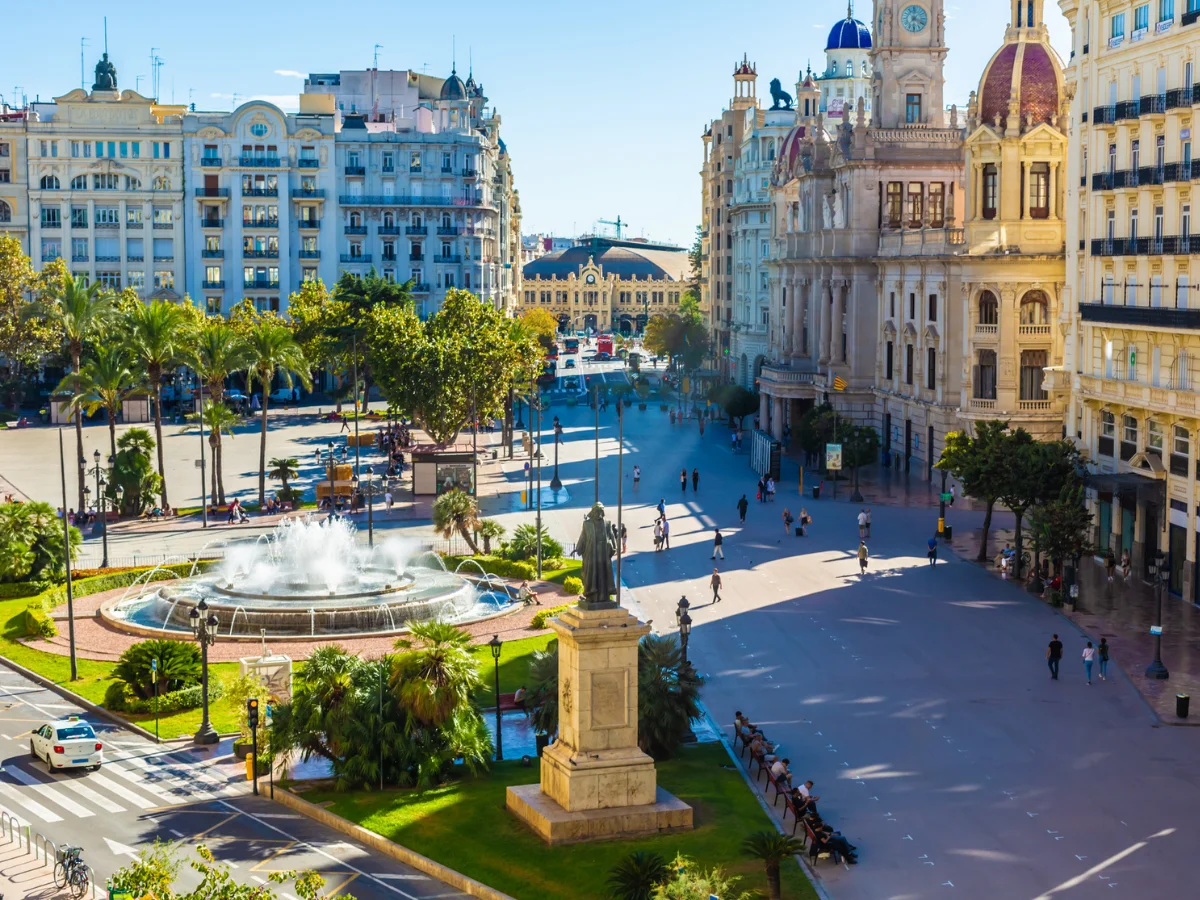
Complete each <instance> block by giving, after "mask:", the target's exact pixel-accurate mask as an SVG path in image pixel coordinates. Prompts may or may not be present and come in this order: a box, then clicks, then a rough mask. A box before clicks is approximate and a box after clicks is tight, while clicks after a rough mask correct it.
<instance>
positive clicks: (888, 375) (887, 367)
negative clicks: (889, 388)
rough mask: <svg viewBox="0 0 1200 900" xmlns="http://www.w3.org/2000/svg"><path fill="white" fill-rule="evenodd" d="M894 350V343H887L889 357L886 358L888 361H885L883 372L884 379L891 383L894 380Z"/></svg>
mask: <svg viewBox="0 0 1200 900" xmlns="http://www.w3.org/2000/svg"><path fill="white" fill-rule="evenodd" d="M892 349H893V348H892V342H891V341H888V342H887V356H886V359H885V363H884V370H883V371H884V375H883V377H884V378H885V379H886V380H887V381H891V380H892Z"/></svg>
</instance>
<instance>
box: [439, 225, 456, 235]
mask: <svg viewBox="0 0 1200 900" xmlns="http://www.w3.org/2000/svg"><path fill="white" fill-rule="evenodd" d="M437 233H438V235H439V236H440V237H455V236H457V235H460V234H462V229H461V228H460V227H458V226H457V225H450V226H448V227H447V226H442V227H440V228H438V230H437Z"/></svg>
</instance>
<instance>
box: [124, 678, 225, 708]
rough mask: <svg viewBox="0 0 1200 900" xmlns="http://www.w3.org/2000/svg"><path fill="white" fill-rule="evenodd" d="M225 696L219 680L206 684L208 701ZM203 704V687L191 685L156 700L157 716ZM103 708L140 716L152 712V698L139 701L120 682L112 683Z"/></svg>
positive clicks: (221, 682) (222, 684)
mask: <svg viewBox="0 0 1200 900" xmlns="http://www.w3.org/2000/svg"><path fill="white" fill-rule="evenodd" d="M224 695H225V682H224V681H222V680H221V679H219V678H216V679H212V680H210V681H209V683H208V700H209V702H210V703H211V702H212V701H213V700H218V699H220V698H221V697H223V696H224ZM203 702H204V698H203V686H202V685H199V684H193V685H190V686H189V687H185V688H180V689H179V690H177V691H170V692H168V693H166V694H162V695H160V696H159V698H158V714H159V715H167V714H168V713H176V712H180V711H182V710H185V709H198V708H199V707H200V705H201V704H202V703H203ZM104 708H105V709H111V710H112V711H113V712H125V713H130V714H132V715H142V714H148V713H153V712H154V698H153V697H150V698H149V699H147V700H139V699H137V698H136V697H133V696H131V695H130V693H129V687H128V686H127V685H126V684H125V683H124V682H122V681H114V682H113V683H112V684H110V685H109V686H108V690H107V691H105V694H104Z"/></svg>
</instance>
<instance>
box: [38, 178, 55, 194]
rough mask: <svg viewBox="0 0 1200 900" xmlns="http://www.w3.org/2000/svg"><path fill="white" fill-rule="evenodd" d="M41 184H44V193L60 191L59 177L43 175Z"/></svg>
mask: <svg viewBox="0 0 1200 900" xmlns="http://www.w3.org/2000/svg"><path fill="white" fill-rule="evenodd" d="M41 183H42V190H43V191H57V190H58V176H57V175H43V176H42V182H41Z"/></svg>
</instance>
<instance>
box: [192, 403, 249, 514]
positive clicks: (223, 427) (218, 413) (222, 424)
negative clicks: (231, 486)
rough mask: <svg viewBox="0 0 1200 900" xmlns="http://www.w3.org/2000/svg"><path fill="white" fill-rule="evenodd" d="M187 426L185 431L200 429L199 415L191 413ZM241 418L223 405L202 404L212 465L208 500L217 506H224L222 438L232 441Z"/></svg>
mask: <svg viewBox="0 0 1200 900" xmlns="http://www.w3.org/2000/svg"><path fill="white" fill-rule="evenodd" d="M187 421H188V423H189V424H188V425H187V427H186V428H185V429H184V430H185V431H193V430H197V429H199V428H200V414H199V413H192V414H191V415H189V416H188V417H187ZM241 421H242V417H241V416H240V415H239V414H238V413H236V412H234V411H233V410H232V409H230V408H229V407H228V406H226V405H225V404H224V403H205V404H204V431H205V439H206V440H207V441H208V449H209V452H210V453H211V454H212V465H211V466H210V470H211V471H210V472H209V489H208V496H209V499H210V500H211V501H212V502H213V503H215V504H217V505H218V506H224V505H225V441H224V437H228V438H229V439H230V440H233V436H234V431H233V429H234V426H235V425H239V424H241Z"/></svg>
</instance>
